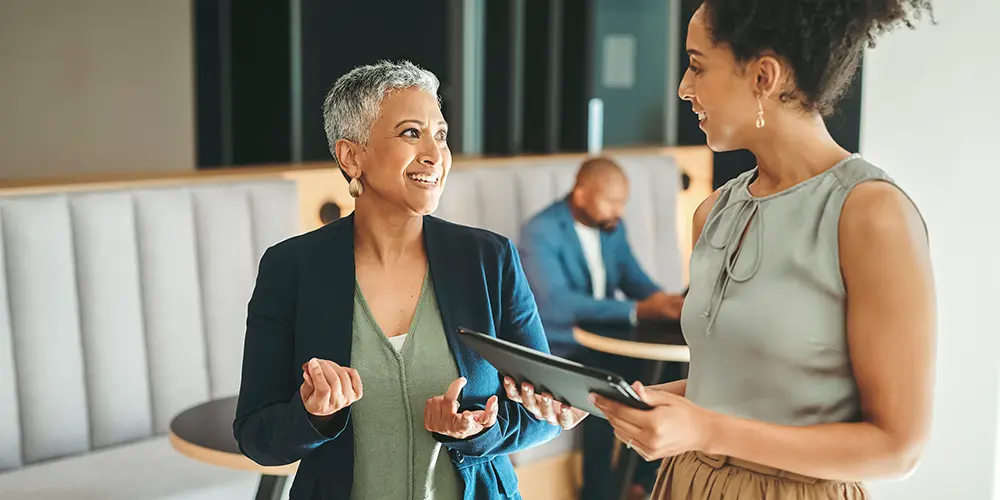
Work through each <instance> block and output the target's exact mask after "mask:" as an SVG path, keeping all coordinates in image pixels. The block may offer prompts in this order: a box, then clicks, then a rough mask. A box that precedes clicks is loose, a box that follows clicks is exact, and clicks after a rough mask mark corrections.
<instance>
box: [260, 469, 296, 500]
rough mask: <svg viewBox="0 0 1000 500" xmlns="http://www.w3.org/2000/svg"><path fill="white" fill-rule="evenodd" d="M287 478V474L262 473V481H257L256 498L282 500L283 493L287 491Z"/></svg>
mask: <svg viewBox="0 0 1000 500" xmlns="http://www.w3.org/2000/svg"><path fill="white" fill-rule="evenodd" d="M287 480H288V477H287V476H271V475H267V474H262V475H261V476H260V482H259V483H257V496H256V497H254V498H255V500H281V494H282V493H283V492H284V491H285V481H287Z"/></svg>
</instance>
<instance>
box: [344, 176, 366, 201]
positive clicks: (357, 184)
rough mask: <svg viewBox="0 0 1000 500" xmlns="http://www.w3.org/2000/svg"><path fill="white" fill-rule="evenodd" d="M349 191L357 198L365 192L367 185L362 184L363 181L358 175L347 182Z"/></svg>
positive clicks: (352, 196)
mask: <svg viewBox="0 0 1000 500" xmlns="http://www.w3.org/2000/svg"><path fill="white" fill-rule="evenodd" d="M347 192H348V193H349V194H350V195H351V198H357V197H358V196H361V193H364V192H365V187H364V186H362V185H361V181H360V180H358V178H357V177H354V178H352V179H351V182H348V183H347Z"/></svg>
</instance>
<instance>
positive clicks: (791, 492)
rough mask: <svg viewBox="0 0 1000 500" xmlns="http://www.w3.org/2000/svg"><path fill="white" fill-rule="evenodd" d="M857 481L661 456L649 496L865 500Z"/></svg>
mask: <svg viewBox="0 0 1000 500" xmlns="http://www.w3.org/2000/svg"><path fill="white" fill-rule="evenodd" d="M868 498H869V496H868V492H867V491H866V490H865V488H864V487H863V486H862V485H861V484H860V483H847V482H839V481H827V480H822V479H816V478H812V477H807V476H802V475H798V474H795V473H791V472H787V471H783V470H780V469H775V468H773V467H767V466H763V465H760V464H755V463H752V462H747V461H745V460H737V459H733V458H729V457H724V456H716V455H706V454H704V453H701V452H688V453H684V454H682V455H678V456H676V457H670V458H666V459H664V460H663V465H662V466H661V467H660V472H659V475H658V476H657V478H656V485H654V486H653V494H652V495H651V496H650V499H651V500H867V499H868Z"/></svg>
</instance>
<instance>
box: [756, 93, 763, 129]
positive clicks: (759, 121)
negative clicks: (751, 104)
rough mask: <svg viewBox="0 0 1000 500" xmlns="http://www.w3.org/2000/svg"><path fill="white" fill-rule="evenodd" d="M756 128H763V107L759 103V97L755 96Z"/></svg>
mask: <svg viewBox="0 0 1000 500" xmlns="http://www.w3.org/2000/svg"><path fill="white" fill-rule="evenodd" d="M757 128H764V105H763V104H762V103H761V102H760V95H757Z"/></svg>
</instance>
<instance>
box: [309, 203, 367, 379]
mask: <svg viewBox="0 0 1000 500" xmlns="http://www.w3.org/2000/svg"><path fill="white" fill-rule="evenodd" d="M330 226H331V227H327V228H325V230H326V235H325V236H326V238H327V241H326V243H325V244H324V245H319V246H318V247H317V248H316V250H314V251H315V252H316V253H315V254H313V255H310V256H309V257H310V258H309V259H307V261H306V264H307V265H309V266H310V268H307V269H305V270H303V274H305V276H303V278H304V279H305V280H307V281H308V282H309V283H310V284H312V286H311V287H310V289H312V290H316V291H315V292H312V293H310V294H309V295H308V296H304V297H301V298H302V299H304V300H309V301H314V303H311V304H310V305H309V307H304V308H303V310H307V311H312V314H315V315H316V316H315V322H314V323H313V322H311V324H315V325H316V327H317V328H318V329H320V330H321V334H320V335H315V336H311V337H310V339H309V341H310V343H315V344H314V345H313V349H310V352H315V353H316V356H317V357H321V358H323V359H329V360H330V361H333V362H334V363H337V364H339V365H341V366H350V364H351V344H352V337H353V333H354V287H355V268H354V214H353V213H352V214H350V215H348V216H347V217H344V218H343V219H340V220H338V221H335V222H333V223H331V224H330ZM322 230H324V229H321V231H322Z"/></svg>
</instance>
